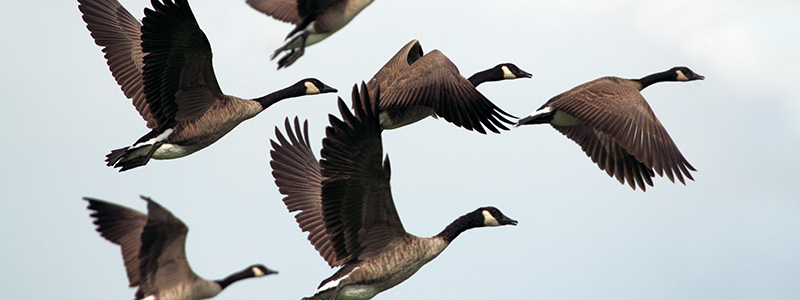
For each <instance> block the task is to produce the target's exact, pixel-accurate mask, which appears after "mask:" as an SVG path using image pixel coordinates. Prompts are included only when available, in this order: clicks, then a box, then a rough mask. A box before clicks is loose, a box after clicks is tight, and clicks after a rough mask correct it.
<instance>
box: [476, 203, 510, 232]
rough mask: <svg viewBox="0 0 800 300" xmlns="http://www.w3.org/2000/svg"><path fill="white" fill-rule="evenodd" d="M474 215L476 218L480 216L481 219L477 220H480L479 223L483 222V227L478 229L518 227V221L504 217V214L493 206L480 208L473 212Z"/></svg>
mask: <svg viewBox="0 0 800 300" xmlns="http://www.w3.org/2000/svg"><path fill="white" fill-rule="evenodd" d="M472 214H475V215H476V216H478V215H479V217H478V218H476V220H479V222H481V224H482V225H480V226H478V227H482V226H504V225H515V226H516V225H517V220H514V219H511V218H509V217H508V216H506V215H504V214H503V212H501V211H500V210H499V209H497V208H495V207H492V206H487V207H481V208H478V209H476V210H475V211H473V212H472Z"/></svg>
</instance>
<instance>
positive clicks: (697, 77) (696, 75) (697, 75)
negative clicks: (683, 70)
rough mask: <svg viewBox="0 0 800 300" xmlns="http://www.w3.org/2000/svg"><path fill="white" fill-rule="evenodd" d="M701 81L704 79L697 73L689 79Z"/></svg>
mask: <svg viewBox="0 0 800 300" xmlns="http://www.w3.org/2000/svg"><path fill="white" fill-rule="evenodd" d="M703 79H706V77H705V76H703V75H700V74H697V73H695V74H694V76H692V78H691V80H703Z"/></svg>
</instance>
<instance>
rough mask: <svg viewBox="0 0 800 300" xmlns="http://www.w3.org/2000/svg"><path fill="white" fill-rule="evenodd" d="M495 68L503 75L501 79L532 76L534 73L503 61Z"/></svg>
mask: <svg viewBox="0 0 800 300" xmlns="http://www.w3.org/2000/svg"><path fill="white" fill-rule="evenodd" d="M493 69H494V70H497V71H499V73H500V74H501V75H502V77H500V78H501V79H516V78H531V77H533V74H531V73H528V72H525V71H523V70H522V69H520V68H519V67H517V65H515V64H512V63H503V64H499V65H497V66H495V67H494V68H493Z"/></svg>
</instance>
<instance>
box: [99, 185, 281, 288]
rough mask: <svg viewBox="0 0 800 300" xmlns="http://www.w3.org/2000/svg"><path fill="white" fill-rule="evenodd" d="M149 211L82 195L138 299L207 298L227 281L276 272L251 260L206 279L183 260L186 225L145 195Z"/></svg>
mask: <svg viewBox="0 0 800 300" xmlns="http://www.w3.org/2000/svg"><path fill="white" fill-rule="evenodd" d="M141 198H142V199H143V200H145V201H147V215H145V214H143V213H141V212H139V211H136V210H133V209H130V208H127V207H124V206H120V205H117V204H113V203H110V202H106V201H103V200H98V199H94V198H88V197H84V198H83V199H84V200H86V201H88V202H89V205H88V207H87V208H88V209H89V210H91V211H93V212H92V214H91V217H92V218H93V219H94V222H93V223H94V224H95V225H96V226H97V232H99V233H100V235H101V236H102V237H103V238H105V239H106V240H108V241H109V242H112V243H114V244H117V245H119V246H120V248H121V249H122V259H123V260H124V261H125V269H126V270H127V273H128V282H129V283H130V287H135V286H138V287H139V289H138V290H136V299H137V300H138V299H146V300H178V299H186V300H188V299H206V298H211V297H214V296H216V295H217V294H219V293H220V292H221V291H222V290H223V289H225V288H226V287H228V286H229V285H230V284H232V283H234V282H236V281H239V280H242V279H247V278H253V277H261V276H266V275H270V274H278V272H277V271H275V270H270V269H268V268H267V267H265V266H264V265H252V266H249V267H247V268H245V269H244V270H242V271H239V272H236V273H233V274H231V275H229V276H228V277H225V278H224V279H221V280H215V281H209V280H205V279H203V278H201V277H199V276H197V274H195V273H194V272H192V269H191V268H190V267H189V262H188V261H187V260H186V252H185V251H184V248H185V247H186V234H187V233H188V231H189V228H187V227H186V225H185V224H184V223H183V222H181V220H180V219H178V218H176V217H175V216H174V215H172V213H171V212H169V211H168V210H166V209H165V208H163V207H161V205H159V204H158V203H156V202H155V201H153V200H152V199H150V198H148V197H144V196H142V197H141Z"/></svg>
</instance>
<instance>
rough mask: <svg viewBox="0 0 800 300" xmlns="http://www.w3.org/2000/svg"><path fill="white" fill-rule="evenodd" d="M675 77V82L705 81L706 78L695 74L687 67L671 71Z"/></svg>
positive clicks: (675, 68)
mask: <svg viewBox="0 0 800 300" xmlns="http://www.w3.org/2000/svg"><path fill="white" fill-rule="evenodd" d="M669 71H670V72H672V73H673V74H674V76H675V81H692V80H703V79H705V78H706V77H705V76H703V75H700V74H697V73H695V72H694V71H692V70H690V69H689V68H687V67H674V68H672V69H670V70H669Z"/></svg>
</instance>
